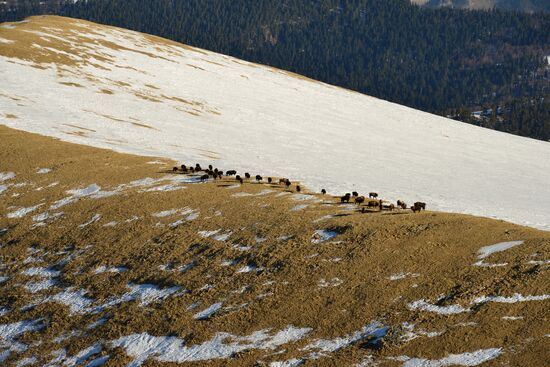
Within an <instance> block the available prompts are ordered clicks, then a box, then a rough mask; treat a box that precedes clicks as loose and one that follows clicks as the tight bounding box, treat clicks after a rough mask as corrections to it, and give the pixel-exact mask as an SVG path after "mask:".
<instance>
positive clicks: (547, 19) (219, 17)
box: [0, 0, 550, 141]
mask: <svg viewBox="0 0 550 367" xmlns="http://www.w3.org/2000/svg"><path fill="white" fill-rule="evenodd" d="M533 2H534V1H531V3H533ZM10 3H12V4H13V3H14V2H13V1H8V4H7V5H4V6H3V5H2V3H1V2H0V22H1V21H18V20H22V19H24V18H26V17H27V16H30V15H39V14H56V15H63V16H68V17H72V18H81V19H85V20H89V21H93V22H97V23H101V24H108V25H112V26H117V27H122V28H125V29H132V30H135V31H140V32H144V33H148V34H154V35H157V36H161V37H164V38H168V39H171V40H174V41H177V42H181V43H184V44H187V45H191V46H195V47H200V48H203V49H207V50H211V51H215V52H219V53H222V54H225V55H230V56H234V57H237V58H239V59H243V60H247V61H250V62H256V63H260V64H265V65H271V66H273V67H277V68H280V69H283V70H289V71H292V72H295V73H298V74H301V75H305V76H308V77H310V78H313V79H315V80H320V81H323V82H326V83H330V84H333V85H338V86H340V87H343V88H346V89H351V90H355V91H358V92H361V93H365V94H368V95H371V96H374V97H378V98H382V99H385V100H389V101H391V102H395V103H399V104H402V105H406V106H409V107H413V108H416V109H420V110H423V111H427V112H432V113H436V114H439V115H442V116H453V118H457V119H460V121H464V122H468V123H473V124H476V125H477V124H481V125H483V126H485V127H490V128H494V129H496V130H499V131H504V132H509V133H513V134H517V135H521V136H528V137H532V138H536V139H541V140H544V141H548V140H550V119H549V118H548V116H547V115H546V114H544V113H537V112H536V109H532V108H530V106H529V104H530V103H531V101H535V100H541V98H546V99H550V66H549V65H548V63H547V61H546V57H547V56H548V55H550V14H543V13H533V14H529V13H521V12H508V11H501V10H491V11H481V10H480V11H470V10H468V11H465V10H462V9H455V8H448V7H445V8H437V9H433V8H431V9H429V8H426V7H418V6H415V5H413V4H411V3H410V0H386V1H380V0H354V1H342V0H316V1H302V0H283V1H282V2H281V1H280V0H262V1H251V0H233V1H226V0H206V1H205V0H183V1H150V0H126V1H119V0H99V1H98V0H88V1H76V2H75V1H68V2H67V1H62V0H55V1H42V0H24V1H16V2H15V4H13V5H11V6H10ZM525 3H526V2H525ZM281 4H283V5H281ZM517 102H519V103H517ZM494 105H496V106H497V107H500V108H499V111H502V112H503V113H499V114H498V116H494V118H493V119H492V120H493V121H490V122H491V123H487V121H485V120H486V119H483V121H480V120H478V119H475V118H473V119H470V118H469V117H470V115H471V113H472V112H475V111H479V110H482V109H489V108H494ZM513 105H516V106H517V105H522V109H523V110H524V111H523V112H522V114H525V115H530V118H528V119H521V122H520V121H518V119H516V118H515V115H514V114H508V113H507V112H509V111H510V110H511V109H513V108H514V107H512V106H513ZM495 122H496V123H495ZM518 125H520V126H519V127H518Z"/></svg>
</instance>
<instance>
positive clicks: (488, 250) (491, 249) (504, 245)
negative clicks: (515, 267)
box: [477, 241, 524, 259]
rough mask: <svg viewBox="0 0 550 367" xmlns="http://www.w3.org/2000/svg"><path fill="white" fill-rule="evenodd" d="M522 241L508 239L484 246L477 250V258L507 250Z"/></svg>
mask: <svg viewBox="0 0 550 367" xmlns="http://www.w3.org/2000/svg"><path fill="white" fill-rule="evenodd" d="M523 242H524V241H509V242H499V243H497V244H494V245H490V246H484V247H482V248H480V249H479V250H478V254H479V255H478V256H477V258H478V259H484V258H486V257H487V256H489V255H491V254H494V253H495V252H501V251H504V250H508V249H510V248H512V247H515V246H518V245H521V244H522V243H523Z"/></svg>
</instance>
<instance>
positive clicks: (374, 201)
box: [172, 163, 426, 213]
mask: <svg viewBox="0 0 550 367" xmlns="http://www.w3.org/2000/svg"><path fill="white" fill-rule="evenodd" d="M180 171H181V172H182V173H193V174H194V173H199V172H202V173H203V174H201V175H200V176H199V178H200V180H201V182H205V181H207V180H208V179H209V178H213V179H214V180H216V179H222V178H223V176H224V171H221V170H218V169H217V168H213V167H212V165H211V164H210V165H208V168H207V169H203V168H202V167H201V165H200V164H199V163H197V164H195V166H192V165H190V166H189V167H187V166H186V165H185V164H182V165H181V166H180V167H174V168H172V172H174V173H177V172H180ZM225 176H228V177H231V176H235V180H236V181H237V182H239V183H240V184H241V185H242V184H244V182H245V181H244V179H243V178H242V177H241V176H240V175H238V174H237V171H236V170H229V171H226V172H225ZM244 177H245V179H246V180H250V178H251V177H252V176H251V175H250V173H248V172H245V173H244ZM255 179H256V182H257V183H261V182H262V181H263V177H262V176H261V175H256V177H255ZM267 182H268V183H269V184H272V183H273V178H271V177H268V178H267ZM279 185H285V186H286V188H287V189H290V186H292V182H290V180H289V179H288V178H280V179H279ZM295 189H296V192H301V191H302V188H301V187H300V186H299V185H296V187H295ZM326 193H327V191H326V190H325V189H322V190H321V194H323V195H325V194H326ZM352 197H353V201H354V203H355V204H356V205H358V206H362V208H361V212H363V213H365V212H366V209H365V207H366V208H368V209H369V210H370V209H374V210H376V209H378V211H382V210H390V211H393V210H394V209H396V208H401V209H402V210H406V209H407V204H406V203H405V202H403V201H402V200H397V203H396V205H394V204H385V203H384V201H383V200H382V199H378V193H376V192H369V195H368V200H367V199H366V198H365V196H360V195H359V193H358V192H357V191H353V192H352V193H349V192H348V193H346V194H345V195H343V196H341V197H340V202H341V203H349V202H350V200H351V198H352ZM410 209H411V210H412V211H413V213H417V212H420V211H421V210H426V203H423V202H420V201H417V202H415V203H414V204H413V205H412V206H411V207H410Z"/></svg>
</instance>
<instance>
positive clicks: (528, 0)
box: [411, 0, 550, 13]
mask: <svg viewBox="0 0 550 367" xmlns="http://www.w3.org/2000/svg"><path fill="white" fill-rule="evenodd" d="M411 2H412V3H415V4H418V5H423V6H428V7H434V8H437V7H454V8H459V9H502V10H512V11H523V12H529V13H532V12H550V3H549V2H548V1H545V0H411Z"/></svg>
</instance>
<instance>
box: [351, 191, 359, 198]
mask: <svg viewBox="0 0 550 367" xmlns="http://www.w3.org/2000/svg"><path fill="white" fill-rule="evenodd" d="M351 194H352V195H353V197H358V196H359V193H358V192H357V191H354V192H352V193H351Z"/></svg>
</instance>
